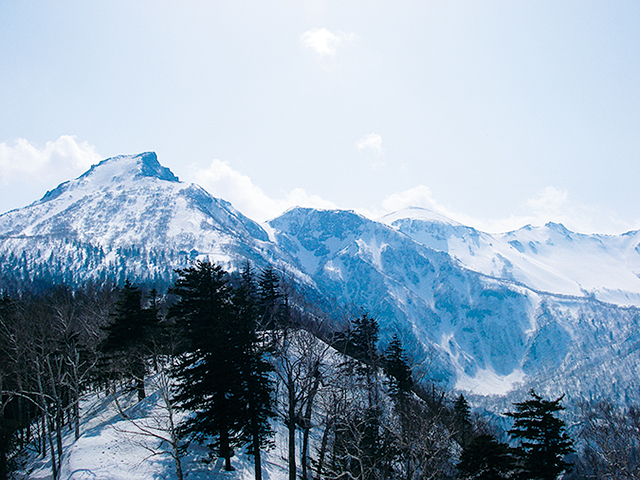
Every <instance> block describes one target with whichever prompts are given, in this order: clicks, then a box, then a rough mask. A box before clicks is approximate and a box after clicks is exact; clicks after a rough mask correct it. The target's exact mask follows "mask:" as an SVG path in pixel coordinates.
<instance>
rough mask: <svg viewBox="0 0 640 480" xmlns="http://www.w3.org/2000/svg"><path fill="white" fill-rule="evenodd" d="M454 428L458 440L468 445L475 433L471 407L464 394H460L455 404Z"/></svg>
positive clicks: (463, 444) (464, 445)
mask: <svg viewBox="0 0 640 480" xmlns="http://www.w3.org/2000/svg"><path fill="white" fill-rule="evenodd" d="M453 430H454V436H455V438H456V441H457V442H458V443H459V444H460V446H461V447H463V448H464V447H466V446H467V444H468V443H469V441H470V440H471V436H472V434H473V425H472V423H471V409H470V408H469V403H467V399H466V398H464V395H462V394H460V395H459V396H458V398H457V399H456V402H455V403H454V405H453Z"/></svg>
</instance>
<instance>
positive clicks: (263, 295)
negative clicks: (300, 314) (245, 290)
mask: <svg viewBox="0 0 640 480" xmlns="http://www.w3.org/2000/svg"><path fill="white" fill-rule="evenodd" d="M257 307H258V313H259V315H260V319H261V327H262V328H264V329H273V328H278V327H282V326H284V324H285V323H286V322H287V320H288V319H287V317H288V315H287V311H286V310H287V308H286V304H285V301H284V296H283V294H282V292H281V291H280V280H279V278H278V274H277V273H276V271H275V269H274V268H273V267H272V266H271V265H268V266H267V267H265V268H264V269H263V270H262V272H261V273H260V278H259V279H258V305H257Z"/></svg>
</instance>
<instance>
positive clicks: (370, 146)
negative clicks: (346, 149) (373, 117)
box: [356, 133, 384, 156]
mask: <svg viewBox="0 0 640 480" xmlns="http://www.w3.org/2000/svg"><path fill="white" fill-rule="evenodd" d="M356 148H357V149H358V150H360V151H363V150H370V151H372V152H373V153H375V154H376V155H378V156H382V155H383V154H384V148H383V147H382V137H381V136H380V135H378V134H377V133H370V134H369V135H365V136H364V137H362V138H361V139H360V140H358V141H357V142H356Z"/></svg>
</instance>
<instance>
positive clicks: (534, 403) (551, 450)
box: [506, 389, 574, 480]
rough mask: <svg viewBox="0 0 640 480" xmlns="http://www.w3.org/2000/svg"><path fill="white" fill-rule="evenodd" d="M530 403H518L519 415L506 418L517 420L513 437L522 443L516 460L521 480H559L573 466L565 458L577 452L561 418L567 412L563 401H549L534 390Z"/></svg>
mask: <svg viewBox="0 0 640 480" xmlns="http://www.w3.org/2000/svg"><path fill="white" fill-rule="evenodd" d="M529 395H530V396H531V399H530V400H526V401H524V402H520V403H514V406H515V407H516V411H515V412H507V413H506V415H507V416H508V417H511V418H513V419H514V423H513V428H512V429H511V430H509V435H510V436H511V437H512V438H513V439H514V440H517V441H519V446H518V447H517V449H516V456H517V457H518V458H519V460H520V462H519V463H520V465H519V467H520V473H519V475H518V477H519V478H522V479H527V480H529V479H531V480H555V479H556V478H557V477H558V476H559V475H560V474H561V473H562V472H564V471H565V470H566V469H567V468H568V467H569V464H568V463H567V462H565V461H564V457H565V456H566V455H567V454H569V453H571V452H573V451H574V450H573V446H572V445H573V442H572V440H571V438H570V437H569V436H568V435H567V433H566V429H565V424H564V422H563V421H562V420H561V419H559V418H557V417H556V415H557V413H558V412H560V411H562V410H564V407H563V406H562V405H561V402H562V398H563V397H560V398H557V399H556V400H545V399H543V398H542V397H540V396H539V395H538V394H536V392H535V391H534V390H533V389H531V391H530V392H529Z"/></svg>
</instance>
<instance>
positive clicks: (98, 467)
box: [17, 381, 288, 480]
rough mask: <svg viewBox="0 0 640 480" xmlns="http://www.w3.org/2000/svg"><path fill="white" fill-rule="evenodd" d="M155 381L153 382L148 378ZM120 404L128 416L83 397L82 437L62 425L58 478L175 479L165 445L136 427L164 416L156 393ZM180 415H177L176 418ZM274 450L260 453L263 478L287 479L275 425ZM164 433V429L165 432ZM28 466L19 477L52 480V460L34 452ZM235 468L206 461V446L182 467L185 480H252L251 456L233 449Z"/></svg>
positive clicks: (192, 449) (281, 437)
mask: <svg viewBox="0 0 640 480" xmlns="http://www.w3.org/2000/svg"><path fill="white" fill-rule="evenodd" d="M151 383H153V381H152V382H151ZM118 399H119V404H120V406H121V408H122V410H123V412H124V413H125V414H126V415H127V417H128V419H125V418H123V416H122V415H121V414H120V412H119V410H118V408H117V407H116V404H115V402H114V400H113V396H107V397H105V396H104V395H97V394H92V395H91V396H89V397H87V398H85V399H84V400H82V402H81V405H80V409H81V415H82V421H81V430H80V438H79V439H78V440H77V441H74V438H73V432H72V431H68V430H67V429H65V436H64V442H63V443H64V448H63V451H64V455H63V460H62V468H61V471H60V477H59V478H61V479H65V480H152V479H163V480H176V473H175V463H174V461H173V458H172V457H171V455H170V454H169V453H168V445H167V444H163V443H162V442H161V441H160V440H159V439H156V438H153V437H151V436H149V435H143V434H141V433H140V431H141V430H140V429H137V428H136V427H135V425H136V424H139V425H141V426H142V425H144V426H147V425H156V424H157V419H158V418H162V417H163V416H165V415H166V409H165V408H164V403H163V400H162V397H161V395H159V392H158V391H155V392H152V393H151V394H150V395H149V396H148V397H147V398H146V399H145V400H143V401H142V402H140V403H138V402H137V400H136V395H135V393H128V394H125V393H122V392H120V393H119V395H118ZM180 418H182V416H178V417H176V419H177V420H178V419H180ZM275 426H276V427H277V428H276V442H277V444H276V448H274V449H271V450H269V451H267V452H264V454H263V478H264V480H285V479H286V478H288V474H287V469H286V462H285V461H284V460H283V459H284V458H286V432H285V431H284V426H283V425H280V424H276V425H275ZM165 434H166V433H165ZM26 461H27V463H26V464H27V467H26V469H25V470H23V471H22V472H18V476H17V478H18V479H24V480H26V479H30V480H36V479H41V480H49V479H51V478H52V477H51V458H50V457H49V456H47V457H46V458H45V459H42V458H40V457H39V456H36V455H32V456H31V457H29V458H27V459H26ZM232 465H233V467H234V468H235V471H234V472H226V471H225V470H224V466H223V462H222V459H218V458H213V460H210V457H209V449H208V448H207V447H206V446H201V445H198V444H192V445H190V446H189V448H188V449H187V451H186V452H185V453H184V456H183V458H182V468H183V474H184V478H185V479H188V480H205V479H234V480H253V478H254V471H253V457H251V456H249V455H247V454H246V453H244V452H241V451H238V452H236V455H235V457H233V459H232Z"/></svg>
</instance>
